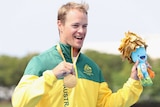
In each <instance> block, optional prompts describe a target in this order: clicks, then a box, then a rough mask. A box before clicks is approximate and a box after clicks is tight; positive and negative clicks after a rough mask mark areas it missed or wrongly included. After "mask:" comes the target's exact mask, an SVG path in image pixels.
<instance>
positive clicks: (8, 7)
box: [0, 0, 160, 58]
mask: <svg viewBox="0 0 160 107" xmlns="http://www.w3.org/2000/svg"><path fill="white" fill-rule="evenodd" d="M68 1H71V0H1V1H0V55H2V54H7V55H12V56H20V57H21V56H24V55H26V54H28V53H32V52H42V51H44V50H47V49H48V48H50V47H52V46H53V45H55V44H56V43H57V42H58V41H59V35H58V30H57V25H56V20H57V11H58V9H59V7H60V6H61V5H62V4H65V3H66V2H68ZM73 1H77V2H81V1H85V2H87V3H88V4H89V6H90V8H89V25H88V33H87V36H86V40H85V43H84V47H83V49H88V48H91V49H96V50H99V51H102V52H108V53H114V54H119V52H118V47H119V45H120V40H121V39H122V38H123V37H124V33H125V32H127V31H132V32H135V33H137V34H139V35H141V36H142V37H143V38H144V39H145V40H146V42H147V44H148V45H149V47H148V48H147V53H148V54H149V55H150V56H151V57H155V58H157V57H160V48H159V47H158V46H159V45H157V44H159V43H160V37H159V36H160V13H159V10H160V6H159V4H160V0H73Z"/></svg>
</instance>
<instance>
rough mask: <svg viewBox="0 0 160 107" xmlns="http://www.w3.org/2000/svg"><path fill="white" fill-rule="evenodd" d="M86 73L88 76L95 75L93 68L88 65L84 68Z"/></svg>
mask: <svg viewBox="0 0 160 107" xmlns="http://www.w3.org/2000/svg"><path fill="white" fill-rule="evenodd" d="M84 73H85V74H87V75H88V76H91V75H93V73H92V68H91V67H90V66H89V65H88V64H86V65H85V66H84Z"/></svg>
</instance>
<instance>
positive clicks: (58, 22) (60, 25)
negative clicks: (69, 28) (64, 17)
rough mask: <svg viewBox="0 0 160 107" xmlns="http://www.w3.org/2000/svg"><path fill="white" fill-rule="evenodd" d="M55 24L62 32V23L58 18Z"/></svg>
mask: <svg viewBox="0 0 160 107" xmlns="http://www.w3.org/2000/svg"><path fill="white" fill-rule="evenodd" d="M57 25H58V29H59V31H60V32H62V31H63V30H62V27H63V23H62V22H61V21H60V20H58V21H57Z"/></svg>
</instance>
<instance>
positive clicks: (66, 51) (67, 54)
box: [59, 42, 80, 62]
mask: <svg viewBox="0 0 160 107" xmlns="http://www.w3.org/2000/svg"><path fill="white" fill-rule="evenodd" d="M59 46H60V48H61V50H62V53H63V56H64V58H65V60H66V61H67V62H73V47H71V46H70V45H66V44H63V43H61V42H59ZM79 54H80V50H79V53H78V55H77V58H78V57H79Z"/></svg>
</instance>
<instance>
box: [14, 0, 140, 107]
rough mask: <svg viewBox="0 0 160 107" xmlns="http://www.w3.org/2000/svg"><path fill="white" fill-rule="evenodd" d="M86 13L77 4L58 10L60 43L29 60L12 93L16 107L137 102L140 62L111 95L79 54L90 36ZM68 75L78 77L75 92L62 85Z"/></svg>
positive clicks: (119, 106) (104, 106)
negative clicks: (88, 35)
mask: <svg viewBox="0 0 160 107" xmlns="http://www.w3.org/2000/svg"><path fill="white" fill-rule="evenodd" d="M87 11H88V5H87V4H85V3H74V2H69V3H67V4H65V5H63V6H62V7H61V8H60V9H59V11H58V19H57V25H58V30H59V36H60V41H59V43H58V44H57V45H56V46H53V47H52V48H50V49H49V50H47V51H45V52H43V53H41V54H39V55H37V56H34V57H33V58H32V59H31V60H30V62H29V63H28V65H27V67H26V69H25V72H24V75H23V77H22V78H21V80H20V82H19V83H18V85H17V87H16V89H15V91H14V93H13V97H12V104H13V107H129V106H131V105H133V104H134V103H135V102H136V101H137V100H138V98H139V96H140V94H141V92H142V86H141V84H140V82H139V80H138V77H137V71H136V67H137V64H138V62H137V63H135V65H134V66H133V68H132V70H131V71H132V72H131V75H130V78H129V79H128V81H127V82H126V83H125V84H124V86H123V88H122V89H119V90H118V91H117V92H116V93H112V91H111V90H110V88H109V87H108V84H107V83H106V82H105V80H104V78H103V76H102V73H101V69H100V68H99V67H98V65H97V64H96V63H95V62H93V61H92V60H91V59H90V58H88V57H87V56H86V55H84V54H83V53H81V52H80V51H81V48H82V46H83V42H84V39H85V37H86V33H87V25H88V12H87ZM68 75H71V77H70V78H72V77H75V78H72V79H70V78H68V81H69V84H73V83H74V84H75V85H73V86H74V87H72V88H70V87H68V86H67V85H66V84H64V83H65V82H64V81H63V80H66V79H64V78H66V77H67V76H68ZM66 81H67V80H66ZM75 81H76V82H75Z"/></svg>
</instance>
